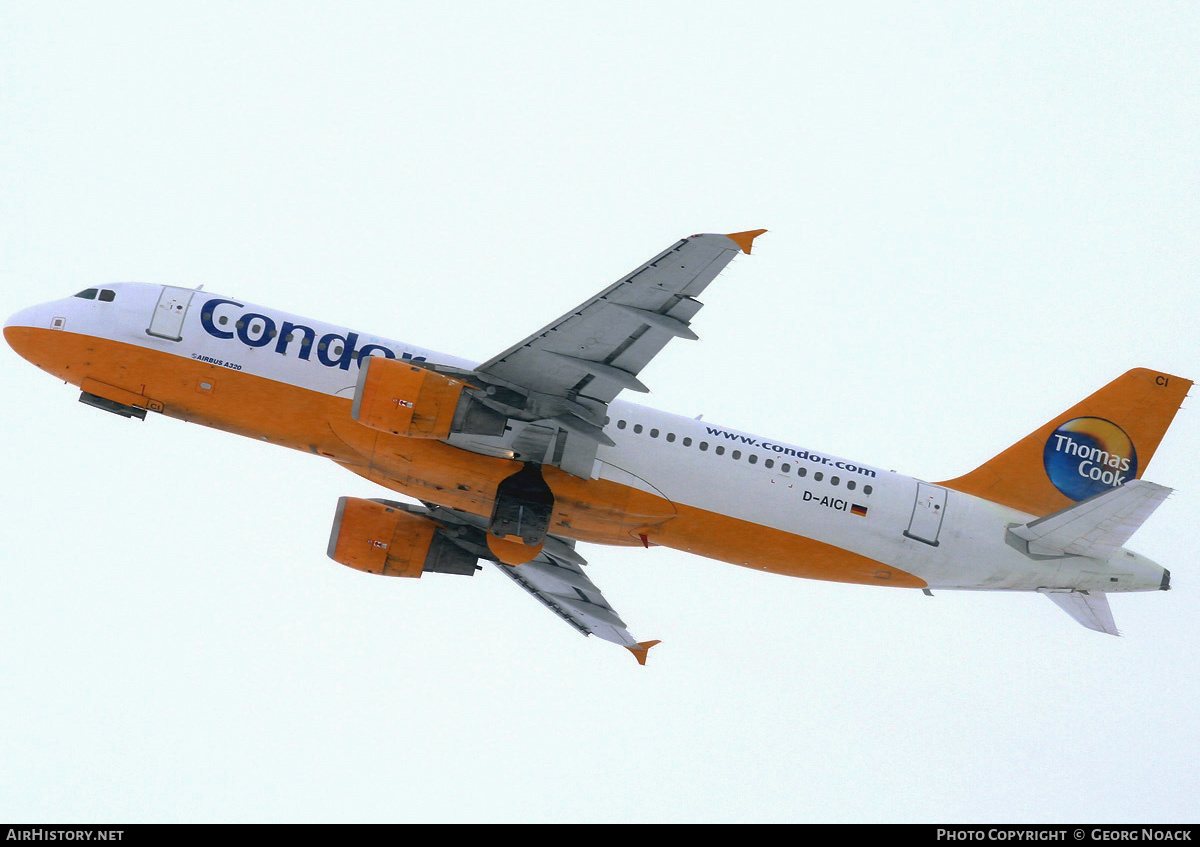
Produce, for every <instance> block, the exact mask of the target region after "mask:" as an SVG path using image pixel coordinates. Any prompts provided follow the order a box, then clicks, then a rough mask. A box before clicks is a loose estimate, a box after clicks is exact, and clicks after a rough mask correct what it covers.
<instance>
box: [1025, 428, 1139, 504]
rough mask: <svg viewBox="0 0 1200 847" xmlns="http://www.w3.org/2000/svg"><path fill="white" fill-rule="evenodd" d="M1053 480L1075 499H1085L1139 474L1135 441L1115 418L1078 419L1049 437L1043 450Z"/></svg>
mask: <svg viewBox="0 0 1200 847" xmlns="http://www.w3.org/2000/svg"><path fill="white" fill-rule="evenodd" d="M1042 460H1043V462H1044V463H1045V465H1046V475H1047V476H1048V477H1050V482H1052V483H1053V484H1054V487H1055V488H1057V489H1058V490H1059V491H1061V492H1062V493H1063V494H1064V495H1065V496H1067V497H1070V498H1071V499H1072V500H1086V499H1087V498H1089V497H1094V496H1096V495H1097V494H1103V493H1104V492H1105V491H1108V490H1109V489H1110V488H1116V487H1117V486H1118V485H1124V484H1125V483H1126V482H1128V481H1129V480H1131V479H1135V478H1136V477H1137V451H1136V450H1134V448H1133V441H1132V440H1131V439H1130V438H1129V436H1128V435H1126V434H1125V430H1123V429H1121V428H1120V427H1119V426H1117V425H1116V424H1115V423H1113V422H1112V421H1106V420H1104V418H1075V419H1074V420H1070V421H1067V422H1066V423H1064V424H1063V425H1061V426H1060V427H1059V428H1058V429H1056V430H1054V432H1052V433H1050V437H1049V438H1048V439H1046V447H1045V449H1044V450H1043V451H1042Z"/></svg>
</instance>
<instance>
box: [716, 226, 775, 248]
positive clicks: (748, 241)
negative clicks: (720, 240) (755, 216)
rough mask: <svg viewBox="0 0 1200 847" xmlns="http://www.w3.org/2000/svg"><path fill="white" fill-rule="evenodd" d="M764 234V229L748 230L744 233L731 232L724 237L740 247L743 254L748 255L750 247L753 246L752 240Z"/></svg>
mask: <svg viewBox="0 0 1200 847" xmlns="http://www.w3.org/2000/svg"><path fill="white" fill-rule="evenodd" d="M764 232H766V230H765V229H749V230H746V231H745V232H731V233H729V235H726V236H725V237H726V238H728V239H729V240H730V241H732V242H733V243H734V244H736V245H737V246H738V247H741V248H742V252H743V253H746V254H749V253H750V247H751V245H753V244H754V239H756V238H758V237H759V236H760V235H762V234H763V233H764Z"/></svg>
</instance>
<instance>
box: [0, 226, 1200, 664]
mask: <svg viewBox="0 0 1200 847" xmlns="http://www.w3.org/2000/svg"><path fill="white" fill-rule="evenodd" d="M762 232H764V230H755V231H752V232H740V233H734V234H732V235H695V236H692V237H690V238H685V239H683V240H682V241H680V242H678V243H677V244H674V245H672V246H671V247H669V248H668V249H667V250H665V251H664V252H662V253H660V254H659V255H658V256H655V257H654V258H653V259H651V260H650V261H649V262H647V263H646V264H644V265H642V266H641V267H640V268H638V269H637V270H635V271H633V272H632V273H630V274H629V275H628V276H625V277H623V278H622V279H620V280H618V281H617V282H615V283H613V284H612V285H610V286H609V287H608V288H605V289H604V290H603V291H601V292H600V293H599V294H597V295H596V296H595V297H592V298H591V299H590V300H588V301H586V302H584V303H581V304H580V305H579V306H577V307H576V308H574V309H572V310H571V311H569V312H567V313H566V314H565V315H563V316H562V317H561V318H559V319H558V320H556V321H554V322H553V323H551V324H549V325H548V326H546V327H544V328H542V329H540V330H538V331H537V332H535V333H534V334H533V335H531V336H529V337H528V338H526V339H525V340H523V341H520V342H518V343H517V344H514V345H513V346H512V347H509V348H508V349H507V350H504V351H503V352H502V353H500V354H499V355H497V356H496V357H494V358H492V359H489V360H488V361H487V362H484V363H483V364H474V363H472V362H467V361H464V360H462V359H457V358H454V357H452V356H446V355H442V354H440V353H435V352H433V351H430V350H423V349H419V348H416V347H413V346H410V345H407V344H403V343H401V342H398V341H390V340H387V339H384V338H378V337H376V336H373V335H368V334H366V333H363V332H357V331H351V330H348V329H344V328H342V327H338V326H332V325H329V324H325V323H321V322H319V321H314V320H308V319H305V318H301V317H297V316H295V315H289V314H284V313H282V312H279V311H277V310H275V309H270V308H265V307H262V306H256V305H253V304H251V303H248V302H245V301H244V300H241V299H238V298H232V297H224V296H220V295H217V294H210V293H208V292H204V291H202V290H199V289H195V290H193V289H188V288H176V287H172V286H166V285H150V284H141V283H123V284H114V285H107V286H103V287H97V288H88V289H86V290H84V291H81V292H79V293H78V294H76V295H74V296H73V297H68V298H66V299H63V300H56V301H54V302H51V303H45V304H43V305H40V306H35V307H33V308H30V309H26V310H25V311H22V312H20V313H18V314H16V315H14V316H13V317H12V318H11V319H10V320H9V321H8V323H7V325H6V326H5V328H4V336H5V338H6V339H7V340H8V343H9V344H10V345H11V346H12V347H13V349H14V350H16V351H17V352H18V353H19V354H20V355H22V356H23V357H25V358H26V359H28V360H29V361H31V362H33V363H34V364H36V365H38V366H39V367H41V368H42V369H44V370H46V371H47V372H49V373H51V374H53V375H54V376H56V377H59V378H61V379H63V380H65V381H66V382H68V383H71V384H74V385H76V386H78V387H79V388H80V389H81V394H80V397H79V399H80V400H81V401H83V402H84V403H87V404H89V405H91V406H95V407H98V408H100V409H105V410H107V411H109V412H114V413H116V414H119V415H124V416H125V417H128V418H138V419H144V418H145V417H146V413H147V412H151V411H152V412H159V413H161V414H165V415H168V416H170V417H174V418H179V419H181V420H185V421H192V422H194V423H200V424H204V425H206V426H212V427H216V428H218V429H222V430H225V431H228V432H234V433H238V434H240V435H245V436H249V437H252V438H256V439H262V440H264V441H268V442H271V443H274V444H279V445H283V446H286V447H292V448H294V449H297V450H304V451H307V452H310V453H312V454H314V455H316V456H324V457H325V458H328V459H332V460H333V461H335V462H337V463H338V464H340V465H342V466H343V467H345V468H347V469H348V470H350V471H353V472H354V473H356V474H359V475H361V476H363V477H366V478H367V479H370V480H372V481H374V482H377V483H379V484H380V485H382V486H385V487H386V488H388V489H391V490H393V491H397V492H400V493H401V494H404V495H407V496H408V497H410V498H412V499H413V500H414V501H419V502H420V503H422V504H423V505H417V504H416V502H414V503H400V502H394V501H391V500H386V499H374V500H365V499H357V498H350V497H343V498H341V500H340V501H339V502H338V504H337V508H336V511H335V515H334V520H333V530H332V533H331V535H330V539H329V550H328V553H329V556H331V557H332V558H333V559H334V560H336V561H338V562H340V563H342V564H344V565H348V566H350V567H352V568H357V569H359V570H362V571H367V572H370V573H374V574H384V575H387V576H399V577H420V576H422V575H423V574H425V573H430V572H433V573H446V574H466V575H470V574H473V573H474V572H475V571H476V570H478V569H479V567H480V565H479V564H478V562H479V561H481V560H482V561H490V562H493V563H494V564H496V566H497V567H498V568H499V570H500V571H501V572H503V573H505V574H507V575H508V576H509V577H511V578H512V580H513V581H514V582H516V583H517V584H518V585H519V586H521V587H522V588H523V589H525V590H526V591H528V592H529V593H530V594H532V595H533V596H534V597H536V598H537V599H538V600H539V601H541V603H542V604H543V605H545V606H546V607H547V608H549V609H550V610H551V611H553V612H554V613H555V614H557V615H558V616H559V617H560V618H562V619H563V620H564V621H566V622H567V623H568V624H570V625H571V626H572V627H574V628H575V629H576V630H578V631H579V632H581V633H583V634H585V635H589V634H590V635H596V636H599V637H600V638H602V639H605V640H607V641H611V642H614V643H616V644H619V645H622V646H624V647H626V648H628V649H629V650H630V651H632V652H633V654H634V655H635V656H636V657H637V659H638V661H639V662H641V663H645V660H646V653H647V651H648V650H649V648H650V647H651V646H653V645H654V644H657V643H658V642H657V641H642V642H639V641H637V640H636V639H635V638H634V637H633V636H632V635H630V633H629V631H628V629H627V628H626V625H625V622H624V621H622V620H621V618H620V617H618V615H617V613H616V611H615V610H614V608H613V607H612V606H611V605H610V604H609V602H608V601H607V599H606V598H605V597H604V595H603V594H602V593H601V592H600V590H599V589H598V588H597V587H596V585H595V583H593V582H592V580H591V579H590V578H589V577H588V576H587V575H586V574H585V573H584V570H583V568H582V567H581V566H582V565H584V564H585V562H584V559H583V557H582V556H581V555H580V554H579V552H578V551H577V550H576V544H577V542H581V541H583V542H591V543H596V544H612V545H627V546H633V545H641V546H646V547H651V546H654V545H662V546H665V547H673V548H675V549H678V550H686V551H688V552H691V553H695V554H697V555H700V556H707V557H710V558H713V559H719V560H721V561H725V562H730V563H732V564H736V565H743V566H745V567H750V568H758V569H761V570H765V571H771V572H774V573H778V574H785V575H788V576H798V577H806V578H809V579H822V580H833V581H837V582H849V583H862V584H868V585H885V586H892V587H899V588H916V589H924V590H926V591H930V590H931V589H976V590H993V591H1030V592H1038V593H1042V594H1045V595H1046V596H1047V597H1049V598H1050V599H1051V600H1053V601H1054V602H1055V603H1057V604H1058V605H1059V606H1060V607H1061V608H1063V609H1064V610H1066V611H1067V612H1068V613H1069V614H1070V615H1072V616H1073V617H1074V618H1075V619H1076V620H1077V621H1079V622H1080V623H1082V624H1083V625H1084V626H1086V627H1088V628H1090V629H1094V630H1098V631H1100V632H1107V633H1112V634H1117V630H1116V627H1115V625H1114V622H1113V618H1112V614H1111V612H1110V609H1109V605H1108V601H1107V599H1106V598H1107V595H1108V594H1109V593H1114V592H1125V591H1156V590H1160V589H1161V590H1165V589H1167V588H1169V587H1170V574H1169V572H1168V571H1167V570H1165V569H1164V568H1162V567H1160V566H1159V565H1157V564H1155V563H1154V562H1152V561H1150V560H1148V559H1146V558H1145V557H1143V556H1140V555H1138V554H1137V553H1134V552H1133V551H1131V550H1128V549H1126V547H1125V546H1124V545H1125V544H1126V542H1127V541H1128V539H1129V537H1130V536H1131V535H1132V534H1133V532H1134V531H1135V530H1136V529H1137V528H1138V527H1139V526H1140V525H1141V524H1142V522H1143V521H1145V520H1146V518H1147V517H1148V516H1149V515H1150V514H1151V512H1153V510H1154V509H1155V508H1156V507H1157V506H1158V504H1159V503H1161V502H1162V501H1163V500H1164V499H1165V498H1166V497H1167V495H1168V494H1169V493H1170V490H1169V489H1167V488H1164V487H1163V486H1160V485H1156V484H1154V483H1152V482H1147V481H1144V480H1143V479H1142V474H1143V472H1144V471H1145V469H1146V466H1147V465H1148V464H1149V463H1150V459H1151V457H1153V455H1154V451H1155V449H1156V448H1157V447H1158V444H1159V442H1160V441H1161V439H1162V437H1163V435H1164V434H1165V433H1166V430H1167V427H1168V426H1169V425H1170V423H1171V420H1172V419H1173V418H1174V416H1175V413H1176V411H1177V410H1178V409H1179V406H1180V404H1181V402H1182V401H1183V398H1184V397H1185V396H1186V395H1187V392H1188V389H1189V388H1190V386H1191V384H1192V383H1191V382H1190V381H1189V380H1186V379H1182V378H1180V377H1176V376H1171V375H1168V374H1165V373H1161V372H1158V371H1153V370H1143V369H1138V370H1132V371H1129V372H1128V373H1126V374H1124V375H1123V376H1120V377H1118V378H1117V379H1116V380H1114V381H1113V382H1111V383H1109V384H1108V385H1107V386H1105V387H1104V388H1101V389H1100V390H1099V391H1097V392H1096V393H1095V394H1093V395H1092V396H1090V397H1088V398H1087V399H1085V400H1083V401H1082V402H1080V403H1079V404H1077V405H1075V406H1073V407H1071V408H1070V409H1068V410H1067V411H1065V412H1063V413H1062V414H1059V415H1057V416H1056V417H1054V418H1053V419H1051V420H1050V421H1049V422H1048V423H1046V424H1045V425H1044V426H1043V427H1041V428H1040V429H1038V430H1036V431H1035V432H1033V433H1032V434H1030V435H1028V436H1027V437H1025V438H1023V439H1021V440H1020V441H1018V442H1017V443H1016V444H1014V445H1013V446H1012V447H1010V448H1009V449H1007V450H1005V451H1004V452H1003V453H1001V454H1000V455H998V456H996V457H995V458H994V459H992V460H991V461H989V462H987V463H986V464H984V465H983V466H981V467H979V468H978V469H976V470H974V471H972V472H971V473H968V474H966V475H965V476H961V477H959V478H957V479H954V480H950V481H948V482H938V483H930V482H922V481H921V480H918V479H913V478H911V477H907V476H902V475H900V474H897V473H894V472H891V471H885V470H882V469H880V468H875V467H871V466H869V465H864V464H861V463H858V462H851V461H847V460H845V459H840V458H837V457H835V456H831V455H828V454H826V453H822V452H819V451H814V450H811V449H808V448H806V447H802V446H799V445H796V444H791V443H789V442H786V441H781V440H778V439H775V438H766V437H762V436H758V435H752V434H750V433H746V432H739V431H737V430H734V429H730V428H728V427H724V426H715V425H713V424H710V423H708V422H704V421H700V420H693V419H690V418H683V417H677V416H675V415H668V414H664V413H663V412H659V411H655V410H653V409H649V408H646V407H645V406H639V405H634V404H633V403H629V402H626V401H624V400H620V399H618V395H620V394H621V393H622V392H644V391H646V390H647V389H646V387H645V386H644V385H643V384H642V383H641V381H640V380H639V379H638V375H639V373H640V372H641V371H642V369H643V368H644V367H645V366H646V365H647V363H649V362H650V360H651V359H652V358H654V356H655V354H657V353H658V352H659V351H660V350H661V349H662V348H663V347H664V346H665V345H666V344H667V342H669V341H671V340H672V339H674V338H687V339H694V338H696V335H695V333H694V332H693V331H692V327H691V322H692V319H693V318H694V317H695V315H696V313H697V312H698V311H699V309H700V306H701V303H700V301H699V300H698V299H696V298H697V297H699V296H700V294H701V293H702V292H703V291H704V289H705V288H706V287H707V286H708V284H709V283H711V282H712V281H713V279H714V278H715V277H716V276H717V275H718V274H719V273H720V272H721V270H722V269H724V268H725V266H726V265H727V264H728V263H729V262H730V261H731V260H732V259H733V258H734V257H735V256H736V255H737V254H738V253H739V252H745V253H749V252H750V248H751V244H752V242H753V241H754V239H755V237H757V236H758V235H760V234H761V233H762Z"/></svg>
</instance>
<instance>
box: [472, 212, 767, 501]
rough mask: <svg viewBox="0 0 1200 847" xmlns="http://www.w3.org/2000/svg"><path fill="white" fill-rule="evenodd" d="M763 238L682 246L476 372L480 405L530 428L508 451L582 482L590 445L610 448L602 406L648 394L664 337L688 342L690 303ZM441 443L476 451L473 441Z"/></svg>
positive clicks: (695, 307) (699, 239) (746, 235)
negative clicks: (643, 376) (484, 392)
mask: <svg viewBox="0 0 1200 847" xmlns="http://www.w3.org/2000/svg"><path fill="white" fill-rule="evenodd" d="M763 232H766V230H752V231H748V232H738V233H733V234H731V235H712V234H709V235H693V236H691V237H690V238H685V239H683V240H682V241H679V242H678V243H676V244H674V245H672V246H671V247H669V248H667V249H666V250H664V251H663V252H662V253H660V254H658V255H657V256H655V257H654V258H653V259H651V260H650V261H648V262H646V263H645V264H644V265H642V266H641V267H639V268H637V269H636V270H635V271H633V272H632V273H630V274H628V275H626V276H625V277H623V278H621V279H619V280H617V281H616V282H614V283H613V284H612V285H610V286H609V287H608V288H605V289H604V290H603V291H601V292H600V293H599V294H597V295H596V296H594V297H592V298H591V299H589V300H586V301H584V302H583V303H580V304H579V305H578V306H576V307H575V308H574V309H572V310H571V311H569V312H567V313H566V314H565V315H563V316H562V317H560V318H558V319H557V320H555V321H553V322H552V323H550V324H548V325H546V326H544V327H542V329H540V330H538V331H537V332H535V333H534V334H533V335H531V336H529V337H528V338H526V339H525V340H524V341H521V342H520V343H519V344H515V345H513V346H512V347H510V348H508V349H507V350H505V351H504V352H503V353H501V354H500V355H498V356H496V357H494V358H492V359H489V360H488V361H487V362H484V363H483V364H482V365H480V366H479V367H478V368H476V369H475V370H474V372H473V376H474V377H475V378H477V379H480V380H482V381H484V382H486V383H488V384H489V385H491V386H492V388H491V389H490V393H489V394H488V396H487V397H486V398H484V399H483V400H482V401H481V402H483V403H484V404H485V405H488V406H489V407H490V408H492V409H493V410H494V411H496V412H499V413H501V414H504V415H506V416H508V417H509V418H510V420H516V421H522V422H524V423H525V424H526V425H532V426H525V427H520V426H518V427H513V428H512V435H511V436H510V440H514V441H516V442H518V443H517V448H516V452H518V453H522V454H523V455H524V456H527V457H536V458H534V459H533V460H535V461H539V462H542V463H545V464H556V465H558V466H559V467H561V468H562V469H563V470H565V471H567V472H568V473H573V474H575V475H576V476H581V477H585V478H586V477H587V476H589V475H590V474H591V470H592V464H593V460H594V459H595V454H596V449H597V447H598V445H600V444H611V443H612V442H611V440H610V439H609V438H608V437H607V436H606V435H604V433H603V432H602V429H603V426H604V418H605V415H606V413H607V410H608V404H609V403H610V402H611V401H612V400H613V398H615V397H616V396H617V394H619V393H620V392H621V391H623V390H625V389H629V390H630V391H640V392H645V391H648V389H647V388H646V386H644V385H643V384H642V382H641V381H640V380H639V379H638V374H640V373H641V371H642V369H643V368H644V367H645V366H646V365H647V364H648V363H649V362H650V360H651V359H653V358H654V357H655V356H656V355H657V354H658V352H659V351H660V350H662V349H663V347H665V346H666V345H667V342H669V341H670V340H671V339H672V338H688V339H694V338H696V337H697V336H696V334H695V333H694V332H693V331H692V329H691V326H690V321H691V319H692V317H693V316H695V314H696V313H697V312H698V311H699V310H700V307H701V305H702V304H701V303H700V301H699V300H697V299H696V297H697V296H698V295H699V294H700V293H701V292H702V291H704V289H705V288H706V287H707V286H708V284H709V283H710V282H712V281H713V279H715V278H716V276H717V275H718V274H719V273H720V272H721V271H722V270H723V269H724V268H725V266H726V265H728V264H729V263H730V261H732V260H733V258H734V256H736V255H737V254H738V253H739V252H745V253H749V252H750V247H751V244H752V243H753V241H754V239H755V238H756V237H757V236H759V235H761V234H762V233H763ZM521 429H528V430H529V432H527V433H526V434H525V435H524V436H522V434H521V432H519V431H518V430H521ZM560 441H561V443H560ZM451 443H455V444H456V446H461V447H464V448H466V449H485V442H483V441H482V440H481V439H470V438H463V439H458V440H454V439H452V441H451ZM490 446H492V447H497V446H505V447H510V446H512V445H508V444H505V445H496V444H493V445H490ZM522 446H523V447H524V448H525V449H524V450H521V449H519V448H520V447H522Z"/></svg>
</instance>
